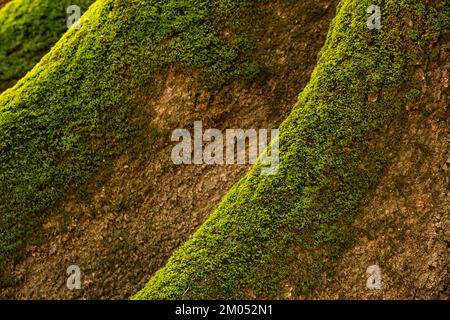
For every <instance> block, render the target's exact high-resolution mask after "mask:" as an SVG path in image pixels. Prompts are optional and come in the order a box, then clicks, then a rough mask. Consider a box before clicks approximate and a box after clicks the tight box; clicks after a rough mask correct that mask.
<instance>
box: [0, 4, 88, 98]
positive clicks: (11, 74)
mask: <svg viewBox="0 0 450 320" xmlns="http://www.w3.org/2000/svg"><path fill="white" fill-rule="evenodd" d="M92 2H94V0H15V1H12V2H11V3H9V4H8V5H7V6H6V7H5V8H3V9H2V10H1V11H0V92H2V91H4V90H5V89H7V88H8V87H11V86H12V85H13V84H14V83H15V82H16V81H17V80H19V79H20V78H22V77H23V76H24V75H25V74H26V73H27V72H28V71H30V70H31V69H32V68H33V67H34V65H35V64H36V63H37V62H39V60H40V59H41V58H42V56H43V55H44V54H45V53H47V52H48V51H49V50H50V48H51V46H52V45H53V44H55V43H56V42H57V41H58V40H59V38H60V37H61V35H62V34H63V33H64V32H65V31H66V30H67V24H66V19H67V17H68V14H67V13H66V10H67V7H68V6H70V5H77V6H79V7H80V9H81V10H82V11H85V10H86V9H87V8H88V6H89V5H90V4H91V3H92Z"/></svg>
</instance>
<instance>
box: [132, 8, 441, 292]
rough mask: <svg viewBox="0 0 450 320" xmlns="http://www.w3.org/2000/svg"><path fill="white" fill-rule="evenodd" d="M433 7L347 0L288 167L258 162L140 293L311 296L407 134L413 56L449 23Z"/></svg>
mask: <svg viewBox="0 0 450 320" xmlns="http://www.w3.org/2000/svg"><path fill="white" fill-rule="evenodd" d="M374 3H375V4H376V3H378V4H379V5H380V6H381V7H382V12H383V19H382V24H383V27H382V29H381V30H378V31H376V30H374V31H370V30H369V29H368V28H367V26H366V21H367V18H368V15H367V14H366V9H367V8H368V7H369V6H370V5H372V4H374ZM431 3H432V2H431V1H425V0H422V1H420V0H410V1H406V0H403V1H398V0H385V1H373V0H343V1H342V2H341V4H340V6H339V9H338V13H337V16H336V18H335V19H334V21H333V22H332V25H331V27H330V32H329V35H328V38H327V42H326V44H325V47H324V48H323V50H322V51H321V53H320V55H319V61H318V66H317V68H316V69H315V71H314V73H313V75H312V79H311V81H310V83H309V85H308V86H307V87H306V88H305V90H304V91H303V92H302V93H301V94H300V96H299V100H298V103H297V104H296V105H295V107H294V109H293V111H292V113H291V115H290V116H289V117H288V119H287V120H286V121H285V122H284V123H283V124H282V125H281V127H280V148H281V150H280V155H281V159H280V162H281V163H280V170H279V173H278V175H276V176H261V175H260V174H259V172H260V170H259V169H260V166H259V165H256V166H255V167H254V168H253V169H252V170H251V171H250V172H249V173H248V174H247V176H246V177H245V178H243V179H242V180H241V181H240V182H239V183H237V184H236V185H235V186H234V187H233V188H232V190H231V191H230V192H229V193H228V195H227V196H226V197H225V198H224V199H223V201H222V202H221V204H220V205H219V206H218V208H217V209H216V210H215V211H214V213H213V214H212V215H211V216H210V217H209V219H208V220H207V221H206V222H205V223H204V224H203V225H202V226H201V228H200V229H199V230H198V231H197V232H196V233H195V234H194V235H193V237H192V238H191V239H190V240H189V241H188V242H187V243H186V244H185V245H183V246H182V247H181V248H180V249H179V250H177V251H176V252H175V253H174V254H173V256H172V257H171V259H170V260H169V262H168V263H167V265H166V266H165V267H164V268H163V269H161V270H160V271H158V272H157V273H156V274H155V275H154V277H153V278H152V279H151V280H150V282H149V283H148V284H147V285H146V286H145V288H143V289H142V290H141V291H140V292H139V293H137V294H136V295H135V296H134V297H133V298H134V299H178V298H180V297H181V296H182V294H183V293H184V292H186V294H185V298H186V297H187V298H189V299H205V298H208V299H234V298H249V297H255V296H256V297H257V298H276V297H280V296H282V293H283V288H284V286H285V285H286V284H287V285H289V286H293V287H294V289H295V292H296V293H297V294H302V295H304V294H307V293H308V292H310V291H311V289H312V288H313V287H314V285H315V284H316V283H317V281H318V280H319V279H320V275H321V274H322V272H324V271H325V270H326V269H327V268H328V267H329V266H330V264H331V263H332V262H333V261H334V259H335V258H336V257H337V255H338V254H339V253H340V252H341V250H342V248H343V247H344V246H345V244H346V243H347V238H348V234H349V232H350V229H349V228H350V224H351V221H352V220H353V217H354V216H355V214H356V213H357V212H358V210H359V208H360V205H361V200H362V198H363V196H364V194H365V193H366V192H367V191H368V190H369V188H371V187H372V186H374V185H375V184H376V183H377V180H378V177H379V176H380V174H381V172H382V170H383V168H384V167H385V164H386V159H387V158H386V154H387V153H388V152H389V151H390V150H392V148H393V147H394V146H395V143H396V137H398V136H400V134H399V133H400V131H401V130H402V127H403V126H402V125H401V122H402V119H403V118H404V116H405V114H404V109H405V108H404V104H405V103H406V99H405V97H404V95H403V94H401V93H402V92H407V91H408V89H409V81H408V80H409V79H410V76H411V75H412V74H413V68H411V66H412V65H413V62H415V61H417V60H418V57H426V55H427V54H428V50H429V46H430V43H429V40H430V39H432V38H433V37H435V36H439V35H440V33H441V32H442V28H443V27H446V26H448V25H446V24H445V23H444V22H445V21H447V22H448V15H449V11H448V8H446V7H445V6H444V3H443V2H439V1H434V3H433V4H431ZM408 21H414V23H415V26H416V28H417V30H419V32H418V38H417V37H416V36H414V37H411V33H410V31H409V29H408ZM419 61H420V60H419ZM421 61H423V59H421ZM369 93H370V94H374V93H375V94H376V95H377V99H376V101H374V102H373V100H374V99H368V94H369ZM392 125H397V126H398V127H395V131H396V134H394V135H388V134H387V132H388V131H389V129H390V128H389V126H392Z"/></svg>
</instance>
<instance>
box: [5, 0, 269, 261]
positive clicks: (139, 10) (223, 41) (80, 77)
mask: <svg viewBox="0 0 450 320" xmlns="http://www.w3.org/2000/svg"><path fill="white" fill-rule="evenodd" d="M258 4H259V1H256V2H255V1H237V0H236V1H234V0H214V1H209V0H204V1H198V0H184V1H179V0H172V1H162V0H152V1H136V0H98V1H96V2H95V3H94V4H93V5H91V6H90V8H89V10H88V11H87V12H86V13H85V14H84V15H83V17H82V20H83V23H82V28H81V29H80V30H75V29H70V30H69V31H68V32H67V33H65V35H64V36H63V37H62V38H61V40H60V41H59V42H58V43H57V44H56V45H55V46H54V47H53V48H52V50H51V51H50V52H49V54H47V55H46V56H45V57H44V58H43V59H42V60H41V61H40V62H39V63H38V64H37V65H36V67H35V68H34V69H33V70H32V71H30V72H29V73H28V74H27V75H26V76H25V77H24V78H23V79H21V80H20V81H19V82H18V83H17V84H16V85H15V86H14V87H13V88H12V89H10V90H7V91H5V92H4V93H3V94H2V95H1V96H0V190H1V192H0V264H1V263H6V262H7V261H11V260H13V259H15V258H18V257H19V255H20V253H21V252H23V248H24V247H25V246H26V244H27V242H28V241H29V240H30V236H32V235H33V234H35V235H38V234H41V233H42V229H41V228H40V226H41V224H42V222H43V221H44V219H45V218H46V217H47V215H48V213H49V212H50V211H51V208H52V206H54V205H55V204H56V203H57V201H58V200H60V199H62V197H63V196H64V195H65V194H67V192H69V191H71V190H78V189H79V188H80V187H81V186H82V185H83V184H84V183H85V182H86V181H87V179H88V178H89V177H92V175H93V173H95V172H96V171H97V170H98V169H99V168H100V167H101V164H102V163H103V161H105V165H107V164H108V163H109V162H110V160H112V159H114V158H115V157H117V155H119V154H120V153H121V152H122V150H123V149H124V148H126V147H127V146H129V145H128V144H129V143H130V141H133V139H131V137H132V136H134V135H136V134H137V131H136V130H137V126H136V125H134V124H133V123H131V122H130V121H129V118H130V114H131V111H132V110H133V109H134V108H135V106H136V103H137V102H136V101H139V98H138V97H134V95H133V93H134V92H136V91H139V90H142V87H143V86H147V85H148V86H151V83H152V80H153V78H154V76H155V74H156V73H157V72H158V70H160V69H162V68H164V67H165V66H167V65H172V64H178V65H181V66H184V67H194V68H197V69H198V70H199V71H200V73H201V75H202V76H203V79H204V84H205V86H206V87H208V88H215V87H218V86H221V85H223V84H225V83H227V82H229V81H231V80H233V79H236V78H247V79H252V78H253V77H255V76H256V75H257V74H258V71H259V68H260V66H259V64H258V63H257V62H255V61H254V59H253V58H252V52H253V45H252V41H251V39H250V38H249V37H250V33H251V31H249V30H252V28H253V27H254V26H255V25H258V24H260V23H262V22H261V19H260V16H259V15H260V13H261V12H260V7H258ZM249 12H251V13H252V14H251V15H250V14H248V13H249ZM224 28H231V30H233V32H234V34H233V37H232V38H230V39H228V38H224V37H223V36H222V31H223V30H224Z"/></svg>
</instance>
